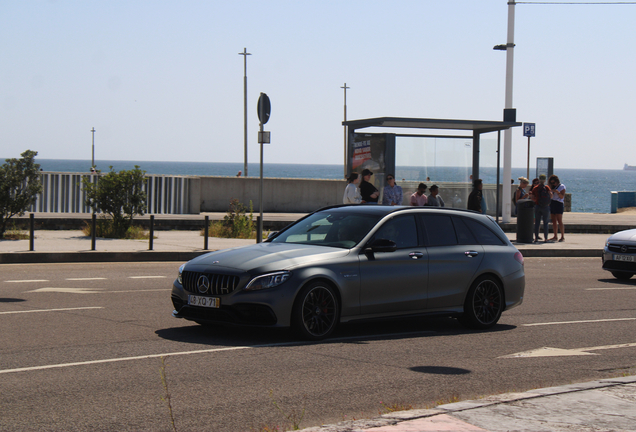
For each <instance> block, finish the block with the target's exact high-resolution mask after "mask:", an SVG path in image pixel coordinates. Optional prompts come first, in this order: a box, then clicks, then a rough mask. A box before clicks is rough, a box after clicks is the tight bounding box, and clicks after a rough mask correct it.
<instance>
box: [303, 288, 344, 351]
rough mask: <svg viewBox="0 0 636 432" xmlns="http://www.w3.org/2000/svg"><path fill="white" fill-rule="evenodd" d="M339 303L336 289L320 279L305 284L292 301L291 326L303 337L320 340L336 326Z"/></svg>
mask: <svg viewBox="0 0 636 432" xmlns="http://www.w3.org/2000/svg"><path fill="white" fill-rule="evenodd" d="M339 317H340V305H339V302H338V296H337V295H336V291H335V290H334V289H333V287H331V286H330V285H329V284H327V283H325V282H321V281H317V282H312V283H310V284H309V285H307V286H305V287H304V288H303V289H302V290H300V293H299V294H298V297H297V298H296V302H295V303H294V309H293V311H292V327H293V328H294V330H295V331H296V332H297V333H298V334H299V335H300V336H301V337H303V338H304V339H309V340H322V339H324V338H326V337H328V336H329V335H330V334H331V333H332V332H333V331H334V329H335V328H336V325H337V324H338V321H339Z"/></svg>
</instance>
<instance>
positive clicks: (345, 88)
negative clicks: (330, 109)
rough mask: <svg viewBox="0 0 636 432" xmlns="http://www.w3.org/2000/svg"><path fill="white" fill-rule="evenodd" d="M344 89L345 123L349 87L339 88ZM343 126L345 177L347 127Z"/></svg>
mask: <svg viewBox="0 0 636 432" xmlns="http://www.w3.org/2000/svg"><path fill="white" fill-rule="evenodd" d="M340 88H341V89H344V121H345V123H346V121H347V89H349V88H351V87H347V83H344V86H342V87H340ZM343 126H344V176H345V177H347V125H343Z"/></svg>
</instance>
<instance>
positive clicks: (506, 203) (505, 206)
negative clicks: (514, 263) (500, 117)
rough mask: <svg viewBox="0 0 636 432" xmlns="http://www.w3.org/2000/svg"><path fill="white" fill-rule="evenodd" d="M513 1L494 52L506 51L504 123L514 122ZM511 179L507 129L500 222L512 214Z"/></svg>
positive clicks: (507, 219)
mask: <svg viewBox="0 0 636 432" xmlns="http://www.w3.org/2000/svg"><path fill="white" fill-rule="evenodd" d="M514 39H515V0H509V1H508V37H507V43H506V45H497V46H495V47H494V49H495V50H506V101H505V110H504V121H516V118H515V119H514V120H512V119H509V118H506V117H507V113H513V112H514V110H513V108H512V71H513V63H514V47H515V42H514ZM510 178H512V129H510V128H508V129H506V130H505V131H504V148H503V182H502V183H503V187H504V194H503V200H502V221H503V223H509V222H510V214H511V212H512V209H511V207H512V197H511V196H510V193H506V187H507V185H508V183H507V181H508V179H510Z"/></svg>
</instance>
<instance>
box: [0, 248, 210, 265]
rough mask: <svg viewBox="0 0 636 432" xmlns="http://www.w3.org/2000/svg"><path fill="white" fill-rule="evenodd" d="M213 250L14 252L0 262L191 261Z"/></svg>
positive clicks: (1, 255) (3, 256) (2, 255)
mask: <svg viewBox="0 0 636 432" xmlns="http://www.w3.org/2000/svg"><path fill="white" fill-rule="evenodd" d="M208 252H213V251H212V250H205V251H204V250H200V251H192V252H187V251H186V252H184V251H181V252H177V251H139V252H99V251H82V252H14V253H0V264H44V263H72V262H152V261H184V262H185V261H190V260H191V259H194V258H196V257H198V256H199V255H203V254H205V253H208Z"/></svg>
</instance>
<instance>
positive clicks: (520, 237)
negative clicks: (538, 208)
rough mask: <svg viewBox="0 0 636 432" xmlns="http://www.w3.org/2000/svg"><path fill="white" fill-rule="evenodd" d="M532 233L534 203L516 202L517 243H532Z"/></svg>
mask: <svg viewBox="0 0 636 432" xmlns="http://www.w3.org/2000/svg"><path fill="white" fill-rule="evenodd" d="M533 231H534V201H532V200H531V199H522V200H519V201H517V243H532V239H533Z"/></svg>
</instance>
